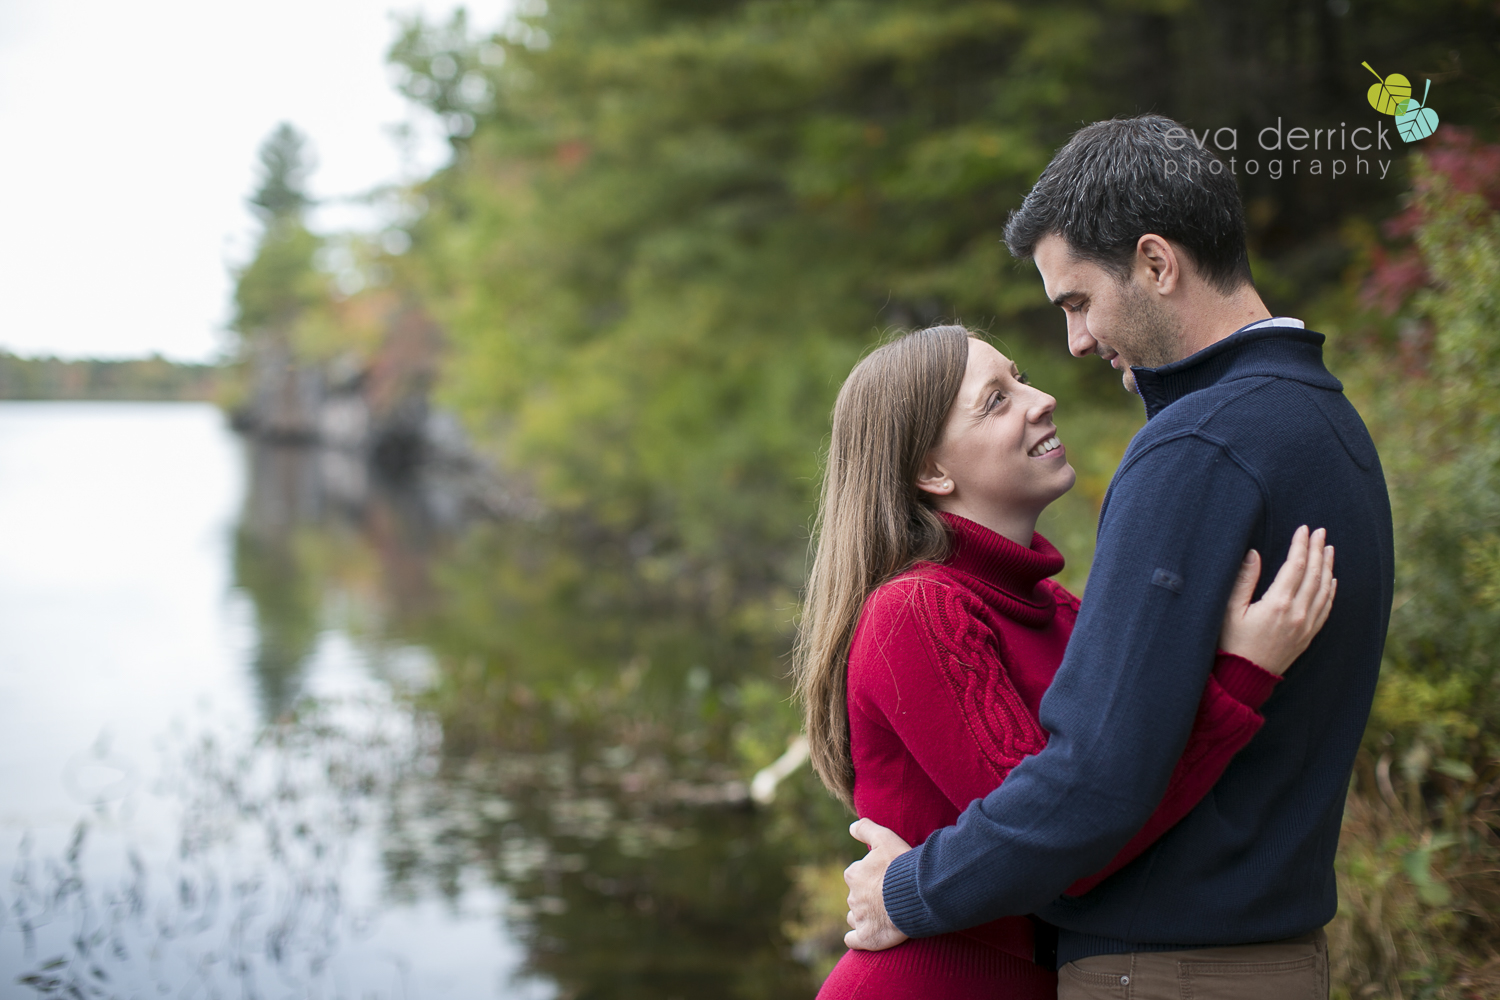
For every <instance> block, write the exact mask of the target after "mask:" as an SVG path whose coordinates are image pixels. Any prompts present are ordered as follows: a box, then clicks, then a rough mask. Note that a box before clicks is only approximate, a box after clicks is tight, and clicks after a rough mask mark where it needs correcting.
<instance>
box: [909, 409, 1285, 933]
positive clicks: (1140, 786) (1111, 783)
mask: <svg viewBox="0 0 1500 1000" xmlns="http://www.w3.org/2000/svg"><path fill="white" fill-rule="evenodd" d="M1263 495H1264V494H1263V491H1262V489H1261V486H1260V483H1259V482H1258V480H1257V479H1256V478H1255V477H1254V476H1253V475H1252V474H1251V473H1250V472H1248V471H1247V470H1246V469H1244V468H1242V467H1241V466H1240V465H1239V464H1238V463H1237V462H1235V461H1234V460H1233V458H1232V457H1231V456H1229V455H1228V454H1226V453H1225V452H1224V451H1223V450H1222V449H1221V448H1220V447H1218V446H1217V445H1216V444H1214V443H1212V442H1210V441H1205V440H1202V439H1200V438H1197V437H1190V436H1189V437H1181V438H1177V439H1175V440H1171V441H1168V442H1165V443H1162V444H1158V445H1155V446H1152V447H1151V448H1150V449H1148V450H1147V451H1145V452H1143V453H1142V454H1140V455H1138V456H1133V457H1132V458H1131V459H1130V460H1129V462H1128V464H1127V466H1125V467H1124V468H1122V470H1121V472H1120V474H1119V475H1118V476H1117V477H1116V481H1115V484H1114V486H1113V487H1112V490H1111V494H1110V498H1109V501H1108V503H1107V505H1106V509H1105V511H1104V513H1103V516H1102V518H1101V522H1100V530H1099V546H1098V549H1097V550H1096V553H1095V557H1094V564H1093V567H1092V570H1091V572H1090V576H1089V590H1088V597H1087V599H1086V600H1085V601H1084V605H1083V609H1082V612H1081V614H1080V616H1079V620H1078V625H1077V627H1076V629H1075V630H1074V633H1073V639H1072V642H1071V643H1070V644H1069V647H1068V652H1067V655H1066V657H1065V658H1064V660H1063V664H1062V667H1061V668H1060V669H1059V670H1058V673H1057V677H1056V679H1055V680H1054V681H1053V684H1052V686H1051V688H1050V689H1049V690H1048V692H1047V695H1046V697H1045V698H1044V699H1043V701H1042V707H1041V719H1042V725H1043V727H1044V728H1045V729H1046V730H1047V731H1048V732H1049V733H1050V734H1051V736H1050V739H1049V741H1048V744H1047V746H1046V748H1045V749H1044V750H1043V751H1042V752H1041V753H1039V754H1036V755H1035V756H1032V757H1029V758H1027V759H1026V760H1024V761H1023V762H1022V763H1021V764H1020V765H1019V766H1017V767H1016V768H1015V769H1014V770H1013V771H1012V772H1011V773H1010V775H1009V777H1008V779H1007V780H1006V782H1005V783H1004V784H1003V785H1001V786H1000V787H999V788H998V789H996V790H995V791H993V792H991V793H990V794H989V795H988V796H986V797H985V798H984V799H982V800H978V801H976V802H974V803H972V804H971V805H970V806H969V808H968V809H966V810H965V811H964V813H963V814H962V815H961V816H960V817H959V819H958V823H957V825H956V826H953V827H948V828H946V829H943V830H939V831H937V832H936V833H934V834H933V835H932V836H930V837H929V838H928V839H927V841H926V842H925V843H924V844H923V845H922V846H921V847H919V848H917V849H916V850H913V851H910V852H907V853H905V854H901V855H899V856H897V857H895V858H894V860H892V861H891V862H890V865H889V868H887V869H886V870H885V872H884V877H883V890H882V896H883V902H884V907H885V909H886V910H887V911H888V913H889V916H890V919H891V921H892V923H893V924H894V926H895V927H896V928H898V929H899V930H900V931H901V932H902V933H904V934H908V935H910V936H913V937H925V936H930V935H933V934H940V933H945V932H948V931H953V930H958V929H961V928H964V927H972V926H975V925H977V924H981V923H984V922H986V921H989V920H992V919H995V918H996V917H1000V916H1004V915H1007V914H1015V913H1029V912H1032V911H1034V910H1037V909H1039V908H1041V907H1042V906H1044V905H1045V904H1047V903H1049V902H1051V901H1052V900H1053V899H1055V898H1056V897H1057V896H1058V895H1059V894H1061V893H1062V892H1063V890H1064V889H1065V888H1066V887H1067V886H1068V885H1069V884H1071V883H1072V882H1074V881H1075V880H1076V879H1078V878H1081V877H1083V876H1086V875H1088V874H1090V873H1091V872H1094V871H1096V870H1098V869H1099V868H1101V867H1103V866H1104V865H1105V864H1106V863H1107V862H1108V861H1109V860H1110V859H1111V858H1112V857H1113V856H1114V855H1115V853H1116V852H1117V851H1118V850H1119V849H1120V848H1121V847H1122V846H1123V845H1125V843H1126V842H1127V841H1129V840H1130V838H1131V837H1132V836H1133V835H1134V834H1135V833H1136V831H1138V830H1139V829H1140V828H1141V826H1142V825H1143V824H1144V823H1145V821H1146V820H1147V818H1148V817H1149V816H1150V815H1151V813H1152V811H1153V810H1154V809H1155V808H1156V806H1157V804H1158V803H1159V802H1160V801H1161V799H1162V795H1163V793H1164V792H1165V790H1166V787H1167V783H1168V780H1169V778H1170V776H1171V774H1172V771H1173V768H1174V767H1175V765H1176V763H1177V761H1178V758H1179V757H1180V756H1181V754H1182V751H1183V747H1184V745H1185V743H1186V741H1187V737H1188V733H1189V731H1190V730H1191V728H1192V724H1193V719H1194V716H1195V714H1196V711H1197V707H1198V703H1199V700H1200V697H1201V695H1202V693H1203V688H1204V684H1205V683H1206V680H1207V676H1208V673H1209V670H1210V669H1211V667H1212V664H1213V653H1214V647H1215V642H1216V640H1217V637H1218V634H1219V627H1220V624H1221V622H1222V619H1223V610H1224V604H1225V601H1226V599H1227V598H1228V595H1229V591H1230V588H1231V585H1232V584H1233V582H1234V578H1235V575H1236V572H1237V571H1238V569H1239V566H1240V561H1241V559H1242V558H1243V556H1244V552H1245V550H1246V549H1247V548H1248V547H1250V543H1251V541H1252V540H1253V539H1254V538H1255V537H1256V533H1257V529H1258V527H1259V524H1260V521H1261V518H1262V514H1263V500H1262V497H1263Z"/></svg>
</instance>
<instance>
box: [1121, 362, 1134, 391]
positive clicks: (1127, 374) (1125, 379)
mask: <svg viewBox="0 0 1500 1000" xmlns="http://www.w3.org/2000/svg"><path fill="white" fill-rule="evenodd" d="M1120 384H1121V385H1123V386H1124V387H1125V391H1126V392H1128V393H1132V394H1134V393H1135V372H1133V371H1131V370H1130V366H1129V365H1127V366H1126V367H1125V370H1124V371H1123V372H1121V373H1120Z"/></svg>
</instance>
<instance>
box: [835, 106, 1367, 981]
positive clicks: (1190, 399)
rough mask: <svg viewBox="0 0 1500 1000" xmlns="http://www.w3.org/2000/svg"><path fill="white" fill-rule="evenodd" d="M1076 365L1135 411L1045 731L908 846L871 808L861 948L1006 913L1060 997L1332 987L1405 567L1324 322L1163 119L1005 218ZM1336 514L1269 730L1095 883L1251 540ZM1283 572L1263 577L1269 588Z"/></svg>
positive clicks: (1155, 781)
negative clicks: (1118, 392) (1356, 823)
mask: <svg viewBox="0 0 1500 1000" xmlns="http://www.w3.org/2000/svg"><path fill="white" fill-rule="evenodd" d="M1005 238H1006V243H1007V244H1008V245H1009V247H1010V249H1011V252H1012V253H1013V254H1014V255H1016V256H1017V257H1029V258H1031V259H1032V260H1034V261H1035V263H1036V265H1037V268H1038V270H1039V271H1040V272H1041V275H1042V282H1043V285H1044V286H1045V288H1046V294H1047V297H1048V298H1049V299H1050V300H1051V301H1052V302H1053V303H1054V304H1056V305H1058V306H1059V307H1061V308H1062V309H1063V311H1064V312H1065V313H1066V315H1067V323H1068V346H1069V348H1070V350H1071V351H1072V353H1073V354H1075V355H1077V356H1078V357H1084V356H1086V355H1090V354H1097V355H1098V356H1100V357H1101V358H1103V359H1105V360H1106V361H1108V362H1109V363H1110V364H1111V365H1113V366H1114V367H1115V368H1117V369H1119V370H1120V371H1121V372H1122V376H1123V379H1124V383H1125V387H1126V388H1127V389H1130V390H1133V391H1135V392H1137V393H1138V394H1139V395H1140V396H1141V398H1142V400H1143V401H1144V402H1145V405H1146V414H1147V417H1148V420H1147V423H1146V426H1145V427H1144V428H1142V429H1141V431H1140V433H1139V434H1137V435H1136V437H1135V439H1134V440H1133V441H1132V442H1131V445H1130V448H1129V449H1128V450H1127V451H1126V453H1125V457H1124V459H1123V460H1122V462H1121V464H1120V468H1119V470H1118V471H1117V472H1116V473H1115V478H1114V481H1113V482H1112V483H1111V485H1110V489H1109V493H1108V494H1107V496H1106V497H1105V501H1104V506H1103V509H1102V510H1101V512H1100V520H1099V539H1098V548H1097V550H1096V552H1095V556H1094V563H1093V567H1092V569H1091V571H1090V574H1089V582H1088V594H1087V597H1086V598H1085V600H1084V602H1083V611H1082V613H1081V614H1080V616H1079V619H1078V625H1077V628H1076V630H1075V631H1074V633H1073V639H1072V642H1071V644H1070V645H1069V647H1068V653H1067V656H1066V658H1065V659H1064V661H1063V664H1062V667H1061V668H1060V669H1059V671H1058V673H1057V678H1056V680H1055V681H1054V683H1053V685H1052V687H1051V689H1050V690H1049V691H1048V693H1047V695H1046V697H1045V699H1043V701H1042V705H1041V721H1042V724H1043V726H1044V727H1045V728H1046V729H1047V731H1048V733H1049V734H1050V737H1049V741H1048V744H1047V746H1046V748H1045V749H1044V750H1043V751H1042V752H1041V753H1039V754H1037V755H1035V756H1033V757H1029V758H1027V759H1026V760H1024V761H1023V762H1022V763H1021V764H1020V765H1019V766H1018V767H1016V768H1015V769H1014V770H1013V771H1012V772H1011V773H1010V775H1009V777H1008V778H1007V779H1006V781H1005V783H1004V785H1002V786H1001V787H1000V788H998V789H996V790H995V791H993V792H991V793H990V794H989V795H988V796H987V797H986V798H984V799H981V800H976V801H975V802H973V803H971V804H970V805H969V807H968V809H967V810H965V811H964V813H963V815H962V816H960V817H959V820H958V823H957V825H955V826H952V827H948V828H946V829H943V830H939V831H937V832H936V833H934V834H933V835H932V836H931V837H929V838H928V839H927V841H926V842H925V843H923V844H922V845H921V846H920V847H918V848H916V849H915V850H911V849H908V848H907V845H906V844H905V843H904V842H902V841H901V840H900V838H898V837H896V836H895V835H894V834H893V833H891V832H890V831H888V830H885V829H884V828H883V827H879V826H877V825H876V824H874V823H873V822H871V821H869V820H860V821H859V822H857V823H856V824H854V826H853V827H851V831H852V832H853V833H854V834H855V835H856V836H857V837H859V839H861V840H863V841H865V842H866V843H868V844H870V845H871V851H870V853H869V855H868V856H867V857H866V858H865V859H863V860H861V861H859V862H856V863H855V864H854V865H851V866H850V868H849V870H848V872H847V873H846V880H847V881H848V882H849V886H850V897H849V899H850V915H849V922H850V925H851V926H852V927H853V928H854V930H852V931H850V933H849V935H848V936H847V938H846V941H847V943H848V944H849V945H850V947H855V948H867V949H874V950H878V949H881V948H888V947H891V946H893V945H895V944H899V943H900V942H901V941H903V940H905V938H906V937H907V936H914V937H918V936H929V935H933V934H940V933H945V932H949V931H954V930H959V929H962V928H965V927H971V926H974V925H977V924H981V923H984V922H986V921H989V920H992V919H994V918H996V917H1000V916H1003V915H1007V914H1017V913H1036V914H1039V915H1040V916H1041V917H1042V918H1044V919H1045V920H1046V921H1047V922H1049V923H1051V924H1053V925H1055V926H1056V927H1057V928H1058V929H1059V932H1058V942H1057V956H1056V961H1057V963H1058V966H1059V989H1058V995H1059V997H1061V998H1064V1000H1067V998H1082V997H1121V998H1125V997H1129V998H1157V997H1160V998H1167V997H1170V998H1172V1000H1179V998H1181V997H1185V996H1205V995H1211V996H1214V997H1235V998H1238V997H1257V998H1259V997H1265V998H1268V1000H1269V998H1278V1000H1279V998H1283V997H1291V996H1325V995H1326V994H1327V991H1328V978H1327V976H1328V972H1327V946H1326V941H1325V939H1324V937H1323V932H1322V927H1323V925H1324V924H1326V923H1327V922H1328V921H1329V920H1330V919H1331V918H1332V917H1333V915H1334V911H1335V909H1336V907H1337V896H1336V890H1335V885H1334V873H1333V859H1334V851H1335V849H1336V847H1337V844H1338V837H1339V825H1340V819H1341V817H1342V814H1343V805H1344V795H1345V791H1346V789H1347V786H1348V780H1349V773H1350V769H1351V767H1352V766H1353V761H1354V754H1355V751H1356V750H1357V748H1358V746H1359V741H1360V737H1361V734H1362V733H1363V731H1364V726H1365V720H1366V718H1367V716H1368V714H1369V708H1370V702H1371V699H1372V697H1373V695H1374V690H1375V682H1376V678H1377V675H1378V673H1379V668H1380V657H1381V651H1382V647H1383V644H1384V639H1385V632H1386V624H1387V619H1388V618H1389V614H1390V605H1391V591H1392V578H1393V559H1392V541H1391V516H1390V504H1389V500H1388V498H1387V496H1386V489H1385V481H1384V477H1383V475H1382V473H1381V469H1380V463H1379V459H1378V458H1377V456H1376V454H1375V448H1374V446H1373V444H1372V443H1371V441H1370V437H1369V434H1368V433H1367V432H1366V430H1365V427H1364V424H1363V422H1362V421H1361V420H1360V418H1359V416H1358V414H1356V413H1355V411H1354V408H1353V407H1352V406H1351V405H1350V404H1349V402H1348V401H1347V400H1346V399H1345V398H1344V396H1343V393H1342V386H1341V385H1340V383H1339V382H1338V380H1337V379H1335V378H1334V377H1333V376H1332V375H1330V374H1329V373H1328V371H1327V369H1326V368H1325V367H1324V366H1323V362H1322V348H1321V345H1322V343H1323V339H1324V338H1323V336H1322V335H1321V334H1317V333H1313V332H1310V331H1307V330H1305V329H1303V326H1302V323H1301V322H1300V321H1298V320H1294V319H1288V318H1277V319H1273V318H1272V317H1271V315H1270V312H1269V311H1268V310H1267V309H1266V307H1265V304H1264V303H1263V302H1262V301H1261V299H1260V296H1259V295H1258V294H1256V291H1255V288H1254V285H1253V284H1252V283H1251V278H1250V268H1249V262H1248V258H1247V255H1246V250H1245V226H1244V216H1243V211H1242V208H1241V205H1240V200H1239V193H1238V191H1237V189H1236V187H1235V184H1234V181H1233V179H1232V177H1231V176H1230V175H1229V172H1228V171H1227V170H1225V169H1224V165H1223V164H1222V163H1220V162H1219V161H1218V160H1217V159H1215V158H1214V157H1213V155H1212V154H1210V153H1208V152H1207V151H1205V150H1204V149H1202V148H1201V147H1199V146H1198V145H1197V144H1196V143H1195V142H1193V140H1192V138H1191V137H1190V136H1189V134H1188V133H1187V132H1186V130H1184V129H1182V128H1181V126H1179V125H1177V124H1176V123H1175V122H1173V121H1171V120H1169V119H1166V118H1162V117H1158V116H1149V115H1148V116H1143V117H1139V118H1132V119H1123V120H1115V121H1107V122H1097V123H1095V124H1093V125H1090V126H1088V127H1087V128H1084V129H1083V130H1081V131H1080V132H1078V133H1077V134H1076V135H1075V136H1074V137H1073V138H1072V140H1071V141H1069V142H1068V144H1067V145H1066V146H1064V147H1063V148H1062V149H1061V150H1060V151H1059V152H1058V154H1057V156H1056V157H1055V158H1054V159H1053V160H1052V162H1051V163H1050V164H1049V165H1048V167H1047V169H1046V170H1045V171H1044V172H1043V173H1042V176H1041V178H1040V179H1039V180H1038V181H1037V184H1036V186H1035V187H1034V188H1033V189H1032V191H1031V193H1030V194H1028V195H1027V197H1026V199H1025V201H1024V203H1023V204H1022V206H1021V208H1020V209H1019V210H1018V211H1016V212H1015V213H1013V214H1012V216H1011V219H1010V222H1009V224H1008V225H1007V226H1006V231H1005ZM1303 524H1308V525H1312V526H1313V527H1318V526H1323V527H1326V528H1327V529H1328V541H1329V542H1330V543H1332V544H1334V545H1336V546H1337V548H1338V577H1339V581H1340V586H1339V594H1338V598H1337V600H1336V601H1335V603H1334V608H1333V613H1332V615H1331V616H1330V618H1329V620H1328V623H1327V625H1325V626H1324V628H1323V630H1322V632H1321V633H1320V634H1319V635H1318V637H1317V638H1316V639H1315V640H1314V641H1313V643H1312V645H1311V646H1310V647H1309V648H1308V650H1307V652H1306V653H1304V654H1303V656H1302V657H1301V659H1300V660H1299V661H1298V662H1297V663H1295V664H1294V665H1293V666H1292V667H1291V669H1290V670H1288V671H1287V674H1286V679H1285V681H1284V682H1283V683H1282V685H1281V686H1280V687H1279V688H1278V690H1277V692H1276V693H1275V695H1274V696H1273V697H1272V698H1271V700H1270V701H1268V702H1267V703H1266V705H1265V707H1264V710H1263V711H1264V714H1265V718H1266V722H1265V726H1264V728H1262V730H1261V731H1260V733H1259V734H1258V735H1257V736H1256V738H1255V739H1254V741H1252V743H1251V744H1250V746H1249V747H1247V748H1246V749H1245V750H1243V751H1242V752H1241V753H1240V754H1239V755H1238V756H1237V757H1236V758H1235V760H1234V761H1233V762H1232V763H1231V764H1230V766H1229V768H1228V769H1227V770H1226V771H1225V773H1224V776H1223V777H1222V778H1221V779H1220V781H1219V783H1218V784H1217V785H1216V786H1215V787H1214V789H1213V790H1212V791H1211V792H1210V793H1209V795H1208V796H1207V797H1205V798H1204V800H1203V801H1202V802H1201V803H1200V804H1199V805H1198V806H1197V808H1195V809H1194V810H1193V811H1192V812H1191V813H1190V814H1189V815H1188V816H1187V817H1186V818H1184V819H1183V820H1182V822H1180V823H1179V824H1178V825H1177V826H1175V827H1174V828H1173V829H1172V830H1170V831H1168V832H1167V833H1166V834H1165V835H1164V836H1163V837H1162V838H1161V839H1160V840H1159V841H1158V842H1157V843H1156V844H1155V845H1154V846H1153V847H1152V848H1151V849H1149V850H1148V851H1147V852H1146V853H1144V854H1143V855H1142V856H1141V857H1140V858H1138V859H1137V860H1136V861H1134V862H1133V863H1131V864H1130V865H1128V866H1126V867H1125V868H1124V869H1122V870H1121V871H1119V872H1118V873H1116V874H1115V875H1113V876H1112V877H1110V878H1109V879H1107V880H1105V881H1104V882H1103V883H1102V884H1100V885H1099V886H1098V887H1097V888H1095V889H1094V890H1093V891H1091V892H1089V893H1087V894H1086V895H1084V896H1082V897H1078V898H1072V897H1067V896H1062V895H1061V893H1062V891H1063V889H1064V888H1065V887H1066V886H1068V885H1070V884H1071V883H1072V882H1073V881H1074V880H1075V879H1077V878H1080V877H1082V876H1085V875H1088V874H1089V873H1091V872H1093V871H1095V870H1097V869H1099V868H1102V867H1103V866H1104V865H1105V863H1106V862H1108V861H1109V859H1110V858H1111V857H1113V856H1114V854H1115V852H1116V851H1117V850H1119V848H1120V847H1121V846H1123V845H1124V844H1125V843H1126V841H1128V840H1129V839H1130V838H1131V836H1132V835H1133V834H1134V833H1135V832H1136V831H1137V830H1138V829H1139V828H1140V827H1141V826H1142V824H1143V823H1144V821H1145V820H1146V819H1147V817H1148V816H1149V815H1150V814H1151V812H1152V810H1153V809H1154V808H1155V807H1156V805H1157V803H1158V802H1159V801H1160V800H1161V797H1162V794H1163V791H1164V790H1165V789H1166V787H1167V781H1168V778H1169V777H1170V775H1171V772H1172V769H1173V766H1174V765H1175V764H1176V762H1177V760H1178V757H1179V755H1180V754H1181V752H1182V749H1183V746H1184V744H1185V741H1186V739H1187V736H1188V733H1189V731H1190V729H1191V728H1192V723H1193V716H1194V711H1195V709H1196V707H1197V704H1198V699H1199V696H1200V695H1201V694H1202V691H1203V687H1204V684H1205V683H1206V680H1207V676H1208V673H1209V670H1210V667H1211V665H1212V662H1213V652H1214V647H1215V642H1216V639H1217V637H1218V634H1219V626H1220V620H1221V618H1222V608H1223V606H1224V603H1225V601H1226V599H1227V598H1228V595H1229V591H1230V587H1231V585H1232V583H1233V581H1234V577H1235V572H1236V570H1237V569H1238V567H1239V565H1240V561H1241V560H1242V559H1243V558H1244V556H1245V553H1246V551H1247V550H1249V549H1252V548H1253V549H1257V550H1259V551H1260V552H1261V553H1264V554H1275V553H1282V552H1285V550H1286V545H1287V542H1288V540H1289V539H1290V538H1291V536H1292V533H1293V532H1294V531H1295V530H1296V529H1297V527H1298V526H1300V525H1303ZM1275 569H1276V566H1275V565H1269V566H1267V567H1266V570H1267V572H1265V573H1263V574H1262V581H1263V583H1262V588H1261V589H1262V590H1263V589H1264V586H1265V585H1266V584H1268V583H1269V582H1270V580H1271V577H1272V575H1273V574H1274V572H1275Z"/></svg>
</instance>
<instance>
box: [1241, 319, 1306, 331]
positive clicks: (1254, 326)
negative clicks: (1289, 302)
mask: <svg viewBox="0 0 1500 1000" xmlns="http://www.w3.org/2000/svg"><path fill="white" fill-rule="evenodd" d="M1263 326H1294V327H1296V328H1297V329H1299V330H1306V329H1307V324H1306V323H1304V322H1302V321H1301V320H1300V319H1295V318H1293V317H1291V316H1272V317H1271V318H1270V319H1263V320H1261V321H1260V322H1259V323H1251V324H1250V325H1249V326H1242V327H1240V328H1239V330H1237V331H1236V332H1237V333H1244V332H1245V331H1246V330H1259V329H1260V328H1261V327H1263Z"/></svg>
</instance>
